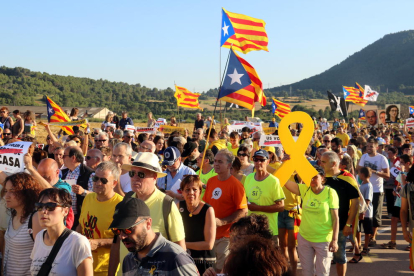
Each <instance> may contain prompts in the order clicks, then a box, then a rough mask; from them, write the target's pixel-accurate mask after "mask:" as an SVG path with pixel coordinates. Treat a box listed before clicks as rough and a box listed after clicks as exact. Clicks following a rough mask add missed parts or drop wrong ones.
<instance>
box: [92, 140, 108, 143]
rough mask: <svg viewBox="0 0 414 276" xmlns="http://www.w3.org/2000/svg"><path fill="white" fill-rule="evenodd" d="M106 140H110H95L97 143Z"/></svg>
mask: <svg viewBox="0 0 414 276" xmlns="http://www.w3.org/2000/svg"><path fill="white" fill-rule="evenodd" d="M106 141H108V140H95V143H98V142H102V143H103V142H106Z"/></svg>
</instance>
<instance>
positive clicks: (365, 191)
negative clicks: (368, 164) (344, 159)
mask: <svg viewBox="0 0 414 276" xmlns="http://www.w3.org/2000/svg"><path fill="white" fill-rule="evenodd" d="M359 190H360V191H361V194H362V196H363V197H364V199H365V200H367V199H368V200H369V203H368V209H367V210H366V212H365V217H366V218H372V217H373V215H374V212H373V209H372V198H373V196H374V188H373V187H372V184H371V182H368V183H365V184H361V186H359Z"/></svg>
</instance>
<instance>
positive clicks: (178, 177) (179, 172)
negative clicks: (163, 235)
mask: <svg viewBox="0 0 414 276" xmlns="http://www.w3.org/2000/svg"><path fill="white" fill-rule="evenodd" d="M162 165H163V166H167V169H166V170H165V171H164V173H165V174H166V176H165V177H163V178H158V179H157V186H158V188H159V189H161V190H163V191H165V193H166V194H167V195H169V196H170V197H172V198H174V199H177V200H184V198H183V196H182V195H181V194H179V193H178V190H179V189H180V183H181V181H182V180H183V178H184V175H189V174H191V175H194V174H196V173H195V172H194V170H193V169H190V168H189V167H187V166H184V164H183V163H182V162H181V154H180V151H179V150H178V149H177V148H176V147H168V148H166V149H165V151H164V161H163V162H162Z"/></svg>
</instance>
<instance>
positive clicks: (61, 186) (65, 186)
mask: <svg viewBox="0 0 414 276" xmlns="http://www.w3.org/2000/svg"><path fill="white" fill-rule="evenodd" d="M53 187H54V188H58V189H65V190H66V191H68V193H70V192H72V186H70V185H69V184H68V183H67V182H66V181H63V180H62V179H60V178H59V181H58V182H57V183H56V184H55V185H53Z"/></svg>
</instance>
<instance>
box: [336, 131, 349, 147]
mask: <svg viewBox="0 0 414 276" xmlns="http://www.w3.org/2000/svg"><path fill="white" fill-rule="evenodd" d="M336 137H338V138H339V139H341V140H342V146H343V147H346V146H348V143H349V136H348V134H346V133H337V134H336Z"/></svg>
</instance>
